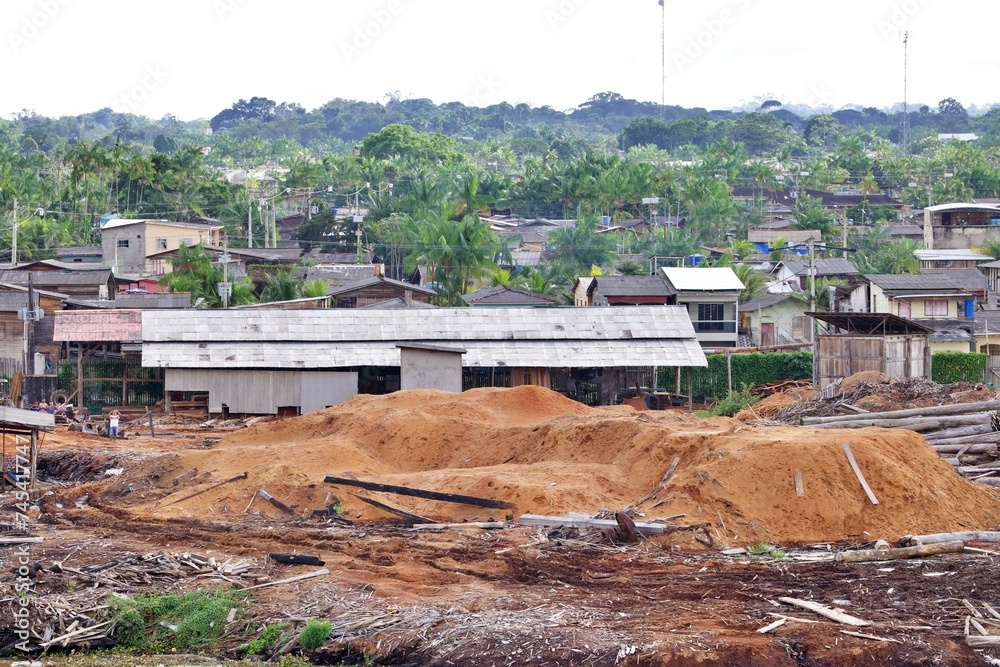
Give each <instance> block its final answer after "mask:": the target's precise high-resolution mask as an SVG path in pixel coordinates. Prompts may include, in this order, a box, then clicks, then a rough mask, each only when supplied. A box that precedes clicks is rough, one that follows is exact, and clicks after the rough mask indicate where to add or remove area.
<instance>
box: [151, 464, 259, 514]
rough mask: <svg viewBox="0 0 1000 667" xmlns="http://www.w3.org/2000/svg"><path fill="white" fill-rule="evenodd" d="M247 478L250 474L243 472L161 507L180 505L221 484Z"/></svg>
mask: <svg viewBox="0 0 1000 667" xmlns="http://www.w3.org/2000/svg"><path fill="white" fill-rule="evenodd" d="M249 476H250V473H246V472H245V473H243V474H242V475H236V476H234V477H230V478H229V479H224V480H222V481H221V482H219V483H218V484H213V485H212V486H210V487H208V488H207V489H202V490H201V491H195V492H194V493H192V494H190V495H187V496H184V497H183V498H178V499H177V500H171V501H170V502H169V503H167V504H166V505H163V507H168V506H170V505H174V504H176V503H182V502H184V501H185V500H190V499H191V498H194V497H196V496H200V495H201V494H203V493H208V492H209V491H212V490H214V489H217V488H219V487H220V486H222V485H223V484H229V483H230V482H235V481H237V480H240V479H246V478H247V477H249Z"/></svg>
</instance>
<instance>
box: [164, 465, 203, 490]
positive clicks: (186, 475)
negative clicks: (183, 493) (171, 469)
mask: <svg viewBox="0 0 1000 667" xmlns="http://www.w3.org/2000/svg"><path fill="white" fill-rule="evenodd" d="M197 476H198V469H197V468H191V469H190V470H188V471H185V472H182V473H181V474H179V475H177V477H174V479H173V480H172V481H171V482H170V484H171V485H172V486H177V485H178V484H181V483H182V482H187V481H189V480H192V479H194V478H195V477H197Z"/></svg>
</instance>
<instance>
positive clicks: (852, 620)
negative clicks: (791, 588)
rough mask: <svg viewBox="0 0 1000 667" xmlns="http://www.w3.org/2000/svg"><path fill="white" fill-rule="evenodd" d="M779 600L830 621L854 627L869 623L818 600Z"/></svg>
mask: <svg viewBox="0 0 1000 667" xmlns="http://www.w3.org/2000/svg"><path fill="white" fill-rule="evenodd" d="M778 601H779V602H784V603H785V604H790V605H792V606H793V607H799V608H800V609H808V610H809V611H811V612H814V613H817V614H819V615H820V616H825V617H826V618H829V619H830V620H831V621H836V622H838V623H843V624H844V625H853V626H854V627H856V628H862V627H864V626H866V625H871V623H869V622H868V621H865V620H862V619H860V618H857V617H855V616H851V615H850V614H845V613H844V612H842V611H840V610H839V609H834V608H832V607H827V606H826V605H822V604H820V603H818V602H812V601H811V600H799V599H798V598H778Z"/></svg>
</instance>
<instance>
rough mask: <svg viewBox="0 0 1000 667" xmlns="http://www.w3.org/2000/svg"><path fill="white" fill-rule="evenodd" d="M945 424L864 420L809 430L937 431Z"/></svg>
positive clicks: (936, 421)
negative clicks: (889, 429)
mask: <svg viewBox="0 0 1000 667" xmlns="http://www.w3.org/2000/svg"><path fill="white" fill-rule="evenodd" d="M944 425H945V423H944V422H943V421H941V420H926V419H864V420H858V421H849V422H834V423H832V424H815V425H810V426H809V428H818V429H834V428H836V429H848V428H899V429H906V430H907V431H915V432H921V431H936V430H937V429H939V428H942V427H943V426H944Z"/></svg>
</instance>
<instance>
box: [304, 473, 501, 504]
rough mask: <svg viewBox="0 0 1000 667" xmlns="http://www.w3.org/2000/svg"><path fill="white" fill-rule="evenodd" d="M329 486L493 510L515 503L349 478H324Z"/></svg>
mask: <svg viewBox="0 0 1000 667" xmlns="http://www.w3.org/2000/svg"><path fill="white" fill-rule="evenodd" d="M323 481H324V482H326V483H327V484H338V485H343V486H357V487H360V488H362V489H367V490H369V491H381V492H383V493H396V494H399V495H401V496H413V497H415V498H424V499H425V500H440V501H442V502H446V503H456V504H459V505H475V506H476V507H490V508H493V509H513V508H514V507H516V506H515V505H514V503H509V502H507V501H505V500H492V499H490V498H478V497H476V496H463V495H459V494H455V493H439V492H437V491H425V490H423V489H414V488H411V487H408V486H395V485H393V484H376V483H375V482H366V481H363V480H360V479H348V478H347V477H332V476H328V477H324V478H323Z"/></svg>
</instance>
